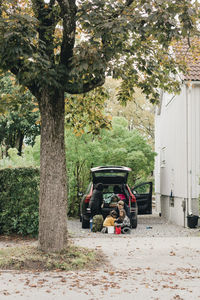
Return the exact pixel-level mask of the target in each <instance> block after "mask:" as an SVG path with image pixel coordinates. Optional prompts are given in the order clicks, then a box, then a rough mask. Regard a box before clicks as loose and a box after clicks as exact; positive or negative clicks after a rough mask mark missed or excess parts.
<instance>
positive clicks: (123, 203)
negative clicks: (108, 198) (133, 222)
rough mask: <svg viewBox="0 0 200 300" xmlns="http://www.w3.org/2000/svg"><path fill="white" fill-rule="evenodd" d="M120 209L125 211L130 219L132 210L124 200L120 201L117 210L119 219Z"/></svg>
mask: <svg viewBox="0 0 200 300" xmlns="http://www.w3.org/2000/svg"><path fill="white" fill-rule="evenodd" d="M120 209H124V210H125V212H126V215H127V217H128V218H129V219H130V216H131V214H130V208H129V206H128V205H127V204H126V203H125V202H124V201H122V200H120V201H118V203H117V207H116V208H115V210H116V212H117V217H119V210H120Z"/></svg>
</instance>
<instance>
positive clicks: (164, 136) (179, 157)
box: [155, 83, 200, 225]
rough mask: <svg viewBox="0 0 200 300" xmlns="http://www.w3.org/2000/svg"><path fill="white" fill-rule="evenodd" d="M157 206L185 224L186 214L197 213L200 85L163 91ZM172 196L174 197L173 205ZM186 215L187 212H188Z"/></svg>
mask: <svg viewBox="0 0 200 300" xmlns="http://www.w3.org/2000/svg"><path fill="white" fill-rule="evenodd" d="M155 151H156V152H157V154H158V155H157V157H156V161H155V193H156V202H157V203H156V208H157V211H158V212H160V211H161V212H162V215H164V216H165V217H166V218H167V219H169V220H171V221H172V222H174V223H177V224H179V225H184V223H185V219H184V211H183V207H182V203H183V201H186V210H187V213H188V212H189V211H190V212H192V213H194V214H198V210H199V205H198V202H197V201H196V199H197V198H199V194H200V185H199V183H200V179H199V177H200V84H199V83H194V84H193V85H189V86H188V85H183V86H182V92H181V94H180V95H177V96H174V97H173V95H167V94H164V96H163V98H162V105H161V108H160V110H159V108H158V110H157V113H156V118H155ZM170 195H172V196H173V197H174V204H173V206H171V205H170V203H171V202H170ZM186 215H187V214H186Z"/></svg>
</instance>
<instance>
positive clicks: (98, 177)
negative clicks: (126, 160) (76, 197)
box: [80, 166, 152, 228]
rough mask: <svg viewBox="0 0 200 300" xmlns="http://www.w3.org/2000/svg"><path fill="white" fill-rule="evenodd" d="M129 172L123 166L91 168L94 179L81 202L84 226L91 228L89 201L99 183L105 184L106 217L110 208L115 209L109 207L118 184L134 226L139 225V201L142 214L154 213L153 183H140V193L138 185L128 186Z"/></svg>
mask: <svg viewBox="0 0 200 300" xmlns="http://www.w3.org/2000/svg"><path fill="white" fill-rule="evenodd" d="M129 172H131V169H130V168H128V167H123V166H101V167H96V168H92V169H91V175H92V181H91V182H90V183H89V185H88V188H87V191H86V193H85V194H84V195H83V197H82V200H81V204H80V220H81V222H82V228H89V221H90V215H91V213H90V208H89V202H90V198H91V196H92V192H93V188H94V186H95V184H97V183H102V184H103V199H104V205H103V207H102V215H103V217H104V218H105V217H106V216H107V215H108V214H109V213H110V210H112V209H113V208H112V207H109V201H110V199H111V196H112V195H113V190H114V187H115V186H116V185H117V186H118V187H119V188H120V189H121V191H122V193H123V195H124V202H125V203H126V204H127V205H128V206H129V207H130V215H131V218H130V221H131V227H132V228H136V227H137V215H138V203H139V204H140V206H139V212H141V214H146V213H152V205H151V202H152V201H151V198H152V183H151V182H148V183H144V184H140V185H138V186H137V187H138V190H141V191H142V193H141V194H140V193H139V192H138V190H137V189H136V188H137V187H135V188H133V189H131V188H130V187H129V186H128V184H127V179H128V174H129ZM146 185H147V186H148V187H149V191H148V193H146V191H145V189H144V186H146ZM137 199H138V202H137ZM140 207H141V208H140Z"/></svg>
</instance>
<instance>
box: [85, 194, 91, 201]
mask: <svg viewBox="0 0 200 300" xmlns="http://www.w3.org/2000/svg"><path fill="white" fill-rule="evenodd" d="M90 198H91V195H87V196H86V197H85V203H89V202H90Z"/></svg>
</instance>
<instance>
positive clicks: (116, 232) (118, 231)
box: [115, 226, 121, 234]
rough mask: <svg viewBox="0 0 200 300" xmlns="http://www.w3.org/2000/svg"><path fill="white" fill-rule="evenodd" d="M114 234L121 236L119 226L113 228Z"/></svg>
mask: <svg viewBox="0 0 200 300" xmlns="http://www.w3.org/2000/svg"><path fill="white" fill-rule="evenodd" d="M115 234H121V227H120V226H119V227H118V226H116V227H115Z"/></svg>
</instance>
